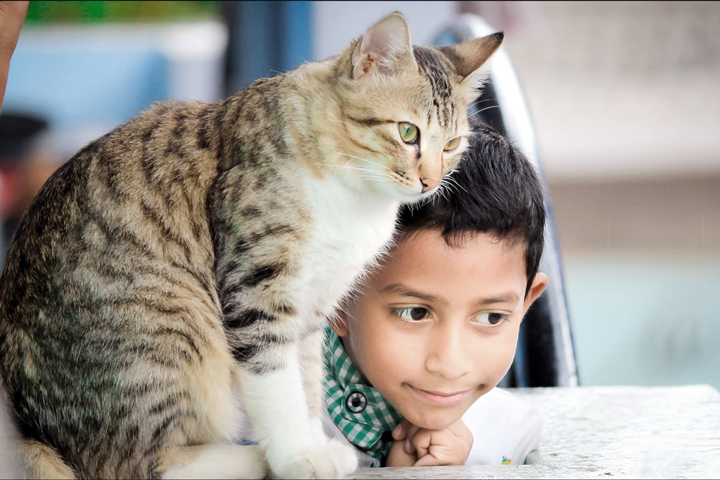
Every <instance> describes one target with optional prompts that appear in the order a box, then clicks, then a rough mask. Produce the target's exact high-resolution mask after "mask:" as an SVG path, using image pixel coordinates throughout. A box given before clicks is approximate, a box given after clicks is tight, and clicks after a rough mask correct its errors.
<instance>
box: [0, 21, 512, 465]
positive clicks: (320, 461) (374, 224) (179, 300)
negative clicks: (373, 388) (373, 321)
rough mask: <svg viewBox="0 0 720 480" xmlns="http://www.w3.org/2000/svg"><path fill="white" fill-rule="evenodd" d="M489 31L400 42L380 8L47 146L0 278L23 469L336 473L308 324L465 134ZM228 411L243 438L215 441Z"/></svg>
mask: <svg viewBox="0 0 720 480" xmlns="http://www.w3.org/2000/svg"><path fill="white" fill-rule="evenodd" d="M501 38H502V36H501V35H494V36H490V37H486V38H485V39H481V40H478V41H475V42H473V43H470V44H464V45H461V46H459V47H458V48H450V47H445V48H443V49H428V48H419V47H416V48H415V49H414V55H413V53H412V52H413V50H412V47H411V46H410V45H411V44H410V35H409V30H408V27H407V22H406V21H405V19H404V17H402V16H401V15H399V14H392V15H389V16H388V17H385V18H383V19H382V20H381V21H379V22H378V23H377V24H376V25H374V26H373V27H371V28H370V29H368V32H367V33H366V34H365V35H364V36H363V37H361V38H360V39H358V40H356V41H355V42H353V44H352V45H351V46H350V47H348V48H347V49H346V51H345V52H344V53H343V54H341V55H339V56H338V57H335V58H333V59H330V60H327V61H325V62H318V63H310V64H305V65H303V66H302V67H300V68H298V69H296V70H294V71H292V72H289V73H287V74H283V75H278V76H276V77H273V78H269V79H262V80H258V81H257V82H255V83H253V84H252V85H251V86H249V87H248V88H247V89H245V90H243V91H241V92H240V93H238V94H237V95H235V96H233V97H230V98H228V99H227V100H225V101H223V102H221V103H218V104H202V103H194V102H185V103H181V102H166V103H162V104H158V105H155V106H153V107H152V108H150V109H149V110H147V111H145V112H143V113H142V114H141V115H140V116H139V117H137V118H135V119H133V120H131V121H129V122H128V123H126V124H125V125H123V126H121V127H119V128H118V129H116V130H114V131H112V132H110V133H109V134H107V135H105V136H104V137H102V138H100V139H98V140H96V141H94V142H92V143H90V144H89V145H88V146H86V147H85V148H83V149H82V150H81V151H80V152H78V153H77V154H76V155H75V156H74V157H73V158H72V159H71V160H69V161H68V162H67V163H66V164H65V165H64V166H63V167H61V168H60V169H59V171H58V172H56V173H55V174H54V175H53V177H52V178H51V179H50V180H49V181H48V182H47V183H46V185H45V186H44V187H43V188H42V190H41V191H40V192H39V194H38V196H37V198H36V199H35V201H34V202H33V203H32V205H31V206H30V208H29V210H28V212H27V213H26V215H25V216H24V218H23V220H22V222H21V224H20V226H19V229H18V231H17V233H16V235H15V237H14V239H13V242H12V244H11V246H10V249H9V252H8V255H7V263H6V267H5V270H4V272H3V274H2V277H1V278H0V371H1V372H2V379H3V382H4V383H5V386H6V388H7V391H8V396H9V400H10V403H11V404H12V406H13V408H14V410H15V412H16V413H17V415H18V418H19V421H20V426H21V430H22V433H23V435H24V436H25V438H26V441H25V442H24V444H23V448H24V452H25V455H24V459H25V463H26V467H27V468H29V473H30V475H32V476H76V477H83V478H90V477H93V478H99V477H128V478H131V477H144V478H148V477H159V476H163V475H164V476H167V477H171V476H191V475H205V476H210V477H217V476H220V475H228V476H233V475H234V476H238V477H240V476H245V477H246V476H252V475H256V476H264V475H265V474H266V473H267V472H266V469H267V466H266V463H265V460H267V462H268V464H269V467H270V468H271V469H272V471H273V472H274V473H275V474H276V475H279V476H296V475H297V476H318V477H336V476H342V475H345V474H347V473H350V471H351V470H353V469H354V468H355V465H356V460H355V457H354V454H353V452H352V451H350V450H349V449H346V447H342V446H340V445H336V444H334V443H330V442H328V441H327V440H326V439H325V437H324V435H323V433H322V428H321V425H320V422H319V419H318V416H319V413H320V408H321V404H322V403H321V398H322V397H321V393H322V392H321V390H320V389H321V375H322V364H321V338H322V336H321V335H322V334H321V330H322V326H323V324H324V322H325V318H326V317H327V316H329V315H331V314H332V312H333V309H334V308H335V307H336V305H337V303H338V301H339V299H340V297H341V296H342V294H343V293H344V292H345V291H346V290H347V288H348V287H349V286H350V285H351V283H352V282H353V280H354V279H355V278H356V277H357V275H358V274H359V273H360V272H361V270H362V269H363V267H364V266H365V265H366V264H368V262H372V261H373V259H374V258H375V256H376V255H377V254H378V252H380V251H381V250H382V248H383V246H384V245H385V244H386V243H387V241H388V240H389V239H390V237H391V235H392V231H393V227H394V219H395V213H396V210H397V206H398V204H399V202H401V201H417V200H419V199H421V198H423V197H425V196H427V195H429V194H431V193H432V191H433V190H434V189H435V187H437V185H438V184H439V181H440V178H441V177H442V175H444V174H446V173H448V171H450V170H451V169H452V168H453V166H454V165H456V163H457V161H458V159H459V156H460V154H461V152H462V150H463V149H464V147H465V144H466V142H465V141H463V143H462V145H461V146H460V147H459V148H457V149H456V150H455V151H452V152H443V145H444V144H445V143H446V142H447V141H448V140H450V139H452V138H453V137H457V136H464V135H467V134H468V126H467V118H466V111H467V107H468V105H469V102H470V101H471V100H472V99H473V98H474V97H475V96H476V95H477V93H476V91H475V90H474V89H473V85H472V84H473V82H474V80H473V73H474V72H475V71H476V70H477V69H478V67H479V66H480V65H481V64H482V63H483V62H484V61H485V59H487V57H488V56H489V55H490V54H491V53H492V52H493V51H494V50H495V49H496V48H497V46H498V45H499V43H500V41H501ZM398 122H411V123H413V124H415V125H417V126H418V127H419V128H420V132H421V134H420V135H421V136H420V137H419V141H418V142H417V144H414V145H412V144H406V143H404V142H403V141H401V139H400V138H399V137H398V126H397V124H398ZM240 400H241V401H240ZM245 412H247V413H248V414H249V418H250V419H251V420H252V425H253V428H254V433H255V435H256V437H257V439H258V441H259V447H247V446H239V445H232V444H231V442H232V440H233V439H236V438H238V436H240V435H241V432H242V431H243V429H244V428H245V427H247V425H246V423H247V422H246V421H245V420H244V419H245V418H246V415H245ZM193 469H194V470H193ZM213 469H214V470H213Z"/></svg>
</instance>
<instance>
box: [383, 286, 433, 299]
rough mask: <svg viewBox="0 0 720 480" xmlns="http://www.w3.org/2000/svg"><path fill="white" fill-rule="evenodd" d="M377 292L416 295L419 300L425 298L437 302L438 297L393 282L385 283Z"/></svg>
mask: <svg viewBox="0 0 720 480" xmlns="http://www.w3.org/2000/svg"><path fill="white" fill-rule="evenodd" d="M378 292H379V293H393V294H396V295H406V296H408V297H417V298H419V299H421V300H425V301H426V302H437V301H438V300H439V299H438V297H436V296H435V295H430V294H429V293H420V292H416V291H414V290H410V289H409V288H407V287H406V286H404V285H402V284H400V283H393V284H390V285H386V286H384V287H382V288H381V289H379V290H378Z"/></svg>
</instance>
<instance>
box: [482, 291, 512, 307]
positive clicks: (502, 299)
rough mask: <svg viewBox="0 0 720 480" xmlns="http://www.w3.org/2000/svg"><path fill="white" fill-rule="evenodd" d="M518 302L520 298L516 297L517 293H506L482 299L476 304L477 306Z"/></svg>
mask: <svg viewBox="0 0 720 480" xmlns="http://www.w3.org/2000/svg"><path fill="white" fill-rule="evenodd" d="M518 301H520V297H518V295H517V293H515V292H508V293H503V294H502V295H498V296H497V297H490V298H483V299H482V300H478V301H477V302H476V303H477V304H478V305H490V304H493V303H517V302H518Z"/></svg>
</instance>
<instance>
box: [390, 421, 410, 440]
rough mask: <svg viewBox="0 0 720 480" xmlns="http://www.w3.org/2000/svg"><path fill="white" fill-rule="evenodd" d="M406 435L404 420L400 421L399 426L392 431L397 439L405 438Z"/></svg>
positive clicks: (393, 436)
mask: <svg viewBox="0 0 720 480" xmlns="http://www.w3.org/2000/svg"><path fill="white" fill-rule="evenodd" d="M406 436H407V435H405V429H404V428H403V424H402V422H400V423H398V424H397V426H396V427H395V428H393V431H392V438H393V440H395V441H399V440H405V437H406Z"/></svg>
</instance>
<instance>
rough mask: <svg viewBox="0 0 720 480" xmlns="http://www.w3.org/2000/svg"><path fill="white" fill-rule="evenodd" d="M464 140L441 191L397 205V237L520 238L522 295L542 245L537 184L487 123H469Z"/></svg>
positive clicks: (539, 186)
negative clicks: (464, 145) (419, 202)
mask: <svg viewBox="0 0 720 480" xmlns="http://www.w3.org/2000/svg"><path fill="white" fill-rule="evenodd" d="M469 143H470V145H469V147H468V150H467V152H466V153H465V154H464V155H463V158H462V160H461V162H460V164H459V166H458V168H457V171H455V172H454V173H452V175H451V177H450V178H449V179H445V180H444V181H443V182H447V183H448V184H447V185H445V186H441V188H443V189H444V191H443V192H438V193H436V194H435V195H433V196H432V197H431V198H430V199H429V200H428V201H427V202H425V203H423V204H422V205H420V206H419V207H418V206H412V205H410V206H408V205H405V206H403V207H401V209H400V215H399V219H398V228H399V233H400V236H401V237H404V236H409V235H413V234H414V233H417V232H419V231H421V230H440V232H441V234H442V236H443V238H444V239H445V241H446V242H447V244H448V245H450V246H457V244H458V243H459V242H461V241H462V240H463V238H464V237H465V236H466V235H473V234H478V233H488V234H491V235H493V236H495V237H496V238H497V239H498V240H510V241H521V242H524V243H525V245H526V249H525V268H526V273H527V286H526V290H525V294H526V295H527V293H528V292H529V291H530V287H531V285H532V282H533V280H534V278H535V274H536V273H537V270H538V266H539V265H540V257H541V256H542V252H543V247H544V230H545V206H544V203H543V188H542V184H541V183H540V180H539V179H538V176H537V174H536V172H535V169H534V168H533V166H532V165H531V164H530V162H529V161H528V160H527V159H526V158H525V156H524V155H523V154H522V152H521V151H520V150H519V149H518V148H516V147H515V146H514V145H513V144H512V143H510V141H509V140H508V139H506V138H505V137H503V136H502V135H500V134H499V133H498V132H496V131H495V130H493V129H492V128H491V127H489V126H487V125H481V124H475V125H474V128H473V134H472V135H471V137H470V138H469Z"/></svg>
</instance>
